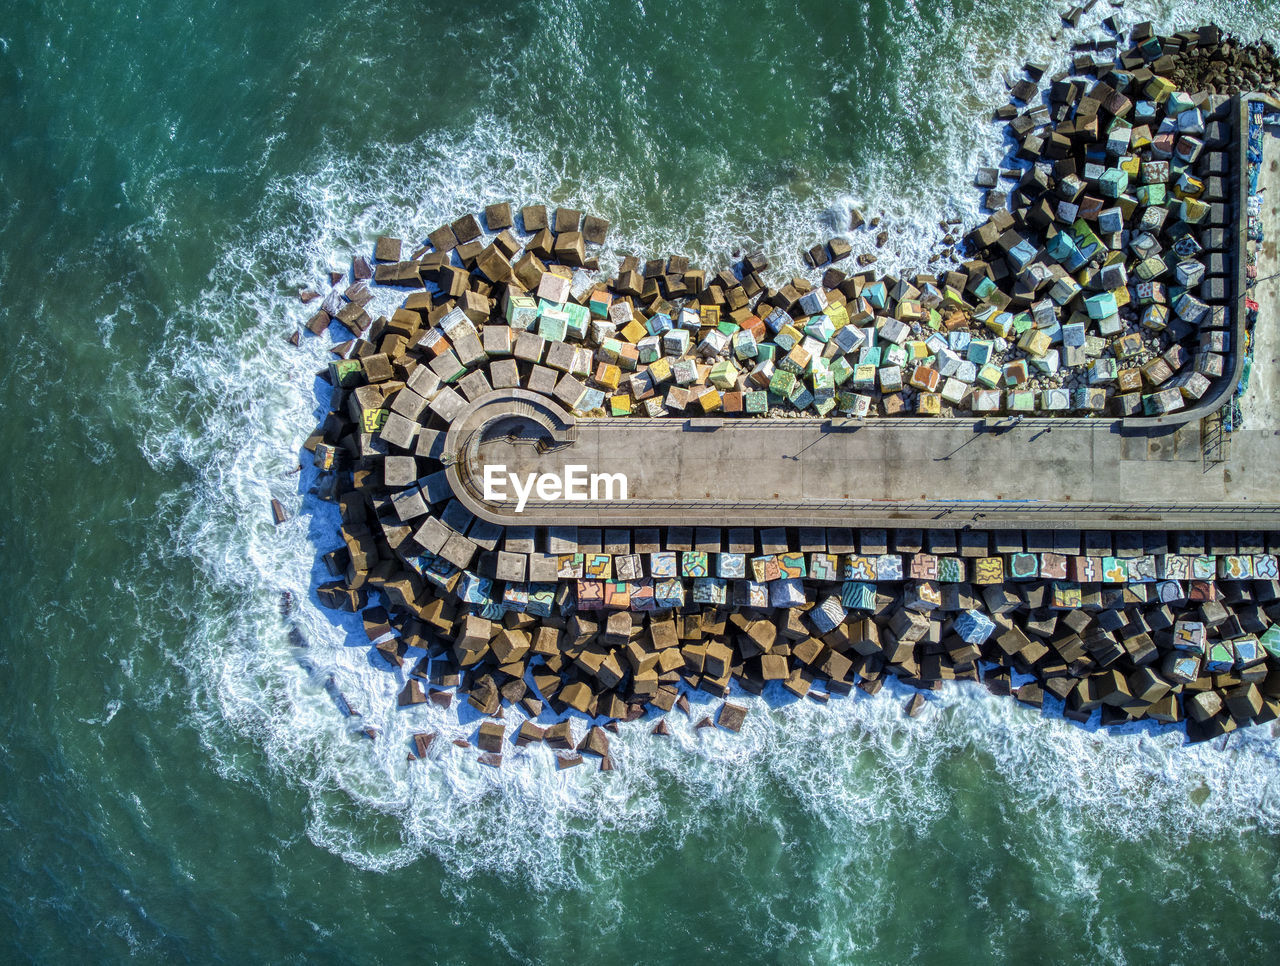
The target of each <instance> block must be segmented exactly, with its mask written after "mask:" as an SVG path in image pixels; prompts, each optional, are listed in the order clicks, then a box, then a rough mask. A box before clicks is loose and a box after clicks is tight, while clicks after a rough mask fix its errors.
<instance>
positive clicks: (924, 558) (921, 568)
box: [910, 553, 938, 580]
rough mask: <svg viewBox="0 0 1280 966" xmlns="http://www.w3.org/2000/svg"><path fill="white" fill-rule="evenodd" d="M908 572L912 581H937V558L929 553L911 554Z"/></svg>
mask: <svg viewBox="0 0 1280 966" xmlns="http://www.w3.org/2000/svg"><path fill="white" fill-rule="evenodd" d="M910 572H911V579H912V580H937V579H938V558H937V557H935V556H934V555H933V554H931V553H916V554H912V555H911V571H910Z"/></svg>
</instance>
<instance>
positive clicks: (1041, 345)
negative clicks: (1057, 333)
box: [1018, 329, 1053, 359]
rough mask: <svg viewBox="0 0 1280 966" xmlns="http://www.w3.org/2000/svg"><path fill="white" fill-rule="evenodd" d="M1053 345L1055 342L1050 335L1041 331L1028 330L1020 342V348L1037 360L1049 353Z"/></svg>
mask: <svg viewBox="0 0 1280 966" xmlns="http://www.w3.org/2000/svg"><path fill="white" fill-rule="evenodd" d="M1052 344H1053V340H1051V339H1050V338H1049V334H1048V333H1047V332H1042V331H1040V330H1039V329H1027V331H1026V332H1024V333H1022V338H1021V339H1019V340H1018V348H1019V349H1021V350H1022V351H1023V352H1025V353H1027V355H1030V356H1035V358H1037V359H1039V358H1040V357H1041V356H1043V355H1044V354H1045V353H1046V352H1048V351H1049V346H1051V345H1052Z"/></svg>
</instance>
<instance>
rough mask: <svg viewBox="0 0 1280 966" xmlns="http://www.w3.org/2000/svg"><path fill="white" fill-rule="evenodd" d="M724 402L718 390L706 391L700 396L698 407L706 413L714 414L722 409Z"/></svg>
mask: <svg viewBox="0 0 1280 966" xmlns="http://www.w3.org/2000/svg"><path fill="white" fill-rule="evenodd" d="M722 402H723V400H722V399H721V398H720V391H719V390H718V389H710V388H709V389H706V390H704V391H703V392H702V393H701V394H699V396H698V406H699V407H700V408H701V409H702V411H703V412H704V413H713V412H715V411H716V410H717V409H719V408H720V406H721V404H722Z"/></svg>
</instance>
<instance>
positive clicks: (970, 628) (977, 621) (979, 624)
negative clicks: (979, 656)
mask: <svg viewBox="0 0 1280 966" xmlns="http://www.w3.org/2000/svg"><path fill="white" fill-rule="evenodd" d="M954 626H955V631H956V634H957V635H959V637H960V640H962V641H964V642H965V643H966V644H981V643H982V642H983V641H985V640H986V639H987V638H988V637H990V636H991V635H992V633H994V632H995V629H996V624H995V621H993V620H992V619H991V618H990V617H988V616H987V615H986V614H984V613H983V612H982V611H980V610H966V611H962V612H961V613H960V615H959V616H958V617H956V619H955V624H954Z"/></svg>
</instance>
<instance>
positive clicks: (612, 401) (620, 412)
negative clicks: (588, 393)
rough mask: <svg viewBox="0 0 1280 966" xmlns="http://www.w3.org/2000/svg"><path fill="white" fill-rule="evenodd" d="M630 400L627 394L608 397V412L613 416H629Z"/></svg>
mask: <svg viewBox="0 0 1280 966" xmlns="http://www.w3.org/2000/svg"><path fill="white" fill-rule="evenodd" d="M631 406H632V400H631V397H630V396H629V395H628V394H627V393H618V394H617V395H616V396H610V397H609V412H610V413H612V414H613V415H614V416H630V415H631Z"/></svg>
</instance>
